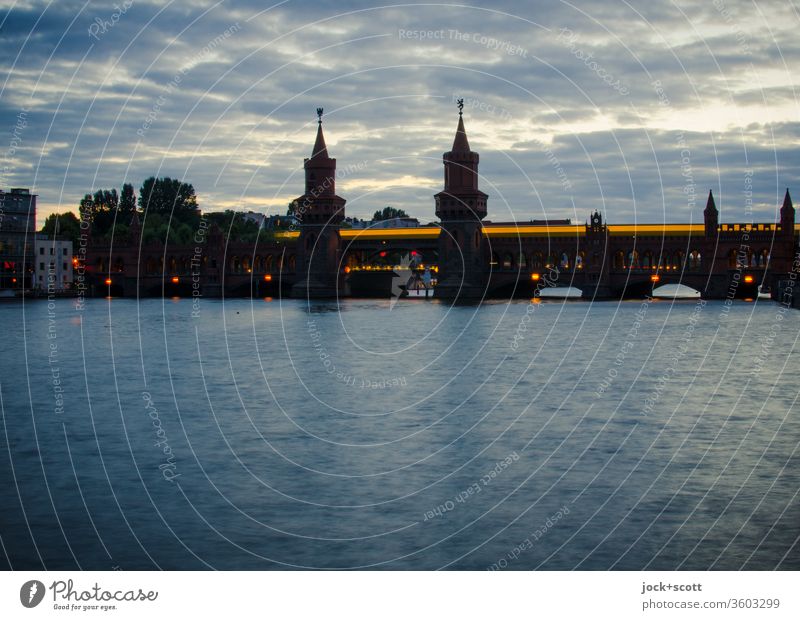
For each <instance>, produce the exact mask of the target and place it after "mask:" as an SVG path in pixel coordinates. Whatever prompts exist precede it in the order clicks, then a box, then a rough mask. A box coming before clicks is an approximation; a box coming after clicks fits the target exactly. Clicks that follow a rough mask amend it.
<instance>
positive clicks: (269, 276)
mask: <svg viewBox="0 0 800 620" xmlns="http://www.w3.org/2000/svg"><path fill="white" fill-rule="evenodd" d="M264 282H272V276H271V275H269V274H267V275H265V276H264Z"/></svg>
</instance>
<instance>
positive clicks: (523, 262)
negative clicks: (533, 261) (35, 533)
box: [517, 252, 528, 269]
mask: <svg viewBox="0 0 800 620" xmlns="http://www.w3.org/2000/svg"><path fill="white" fill-rule="evenodd" d="M517 264H518V265H519V268H520V269H527V268H528V259H527V258H526V256H525V252H520V253H519V256H518V258H517Z"/></svg>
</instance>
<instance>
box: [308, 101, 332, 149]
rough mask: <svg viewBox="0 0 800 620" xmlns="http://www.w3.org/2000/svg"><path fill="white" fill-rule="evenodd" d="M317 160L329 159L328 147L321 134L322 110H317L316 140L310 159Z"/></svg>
mask: <svg viewBox="0 0 800 620" xmlns="http://www.w3.org/2000/svg"><path fill="white" fill-rule="evenodd" d="M317 158H324V159H329V157H328V147H327V145H326V144H325V136H324V135H323V133H322V108H317V139H316V140H315V141H314V151H313V152H312V153H311V159H317Z"/></svg>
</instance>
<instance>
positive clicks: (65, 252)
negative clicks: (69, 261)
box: [64, 248, 67, 256]
mask: <svg viewBox="0 0 800 620" xmlns="http://www.w3.org/2000/svg"><path fill="white" fill-rule="evenodd" d="M66 255H67V248H64V256H66Z"/></svg>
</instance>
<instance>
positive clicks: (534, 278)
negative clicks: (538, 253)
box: [531, 273, 541, 282]
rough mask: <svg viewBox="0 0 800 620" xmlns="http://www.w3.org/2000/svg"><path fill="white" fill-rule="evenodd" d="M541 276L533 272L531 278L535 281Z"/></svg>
mask: <svg viewBox="0 0 800 620" xmlns="http://www.w3.org/2000/svg"><path fill="white" fill-rule="evenodd" d="M540 277H541V276H540V275H539V274H538V273H532V274H531V280H533V281H534V282H538V281H539V278H540Z"/></svg>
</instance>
